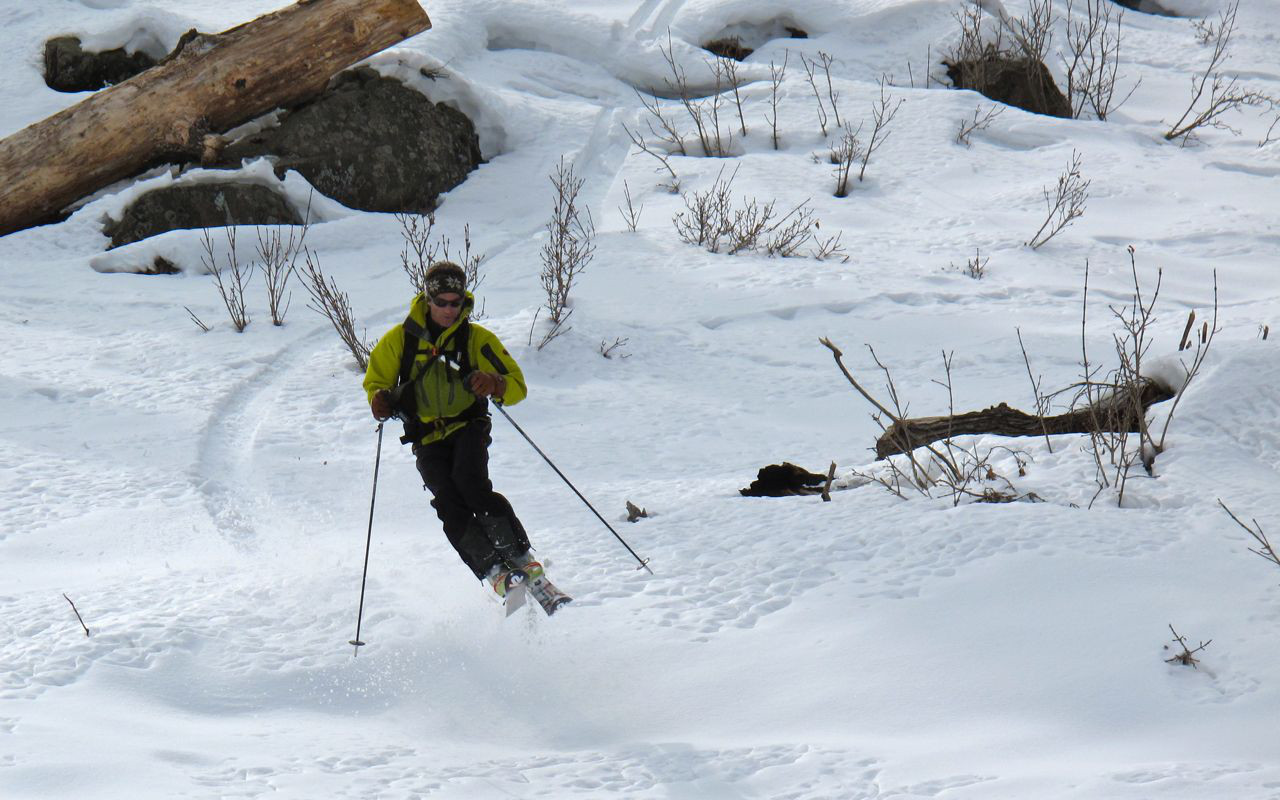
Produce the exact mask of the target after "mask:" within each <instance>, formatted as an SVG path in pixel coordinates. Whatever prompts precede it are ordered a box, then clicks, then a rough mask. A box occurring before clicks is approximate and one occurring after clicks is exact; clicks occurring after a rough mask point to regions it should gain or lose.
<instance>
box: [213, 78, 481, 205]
mask: <svg viewBox="0 0 1280 800" xmlns="http://www.w3.org/2000/svg"><path fill="white" fill-rule="evenodd" d="M258 156H269V157H271V158H273V160H274V161H275V164H276V173H277V175H280V176H281V177H283V175H284V172H285V171H286V170H289V169H294V170H297V171H298V172H299V173H301V174H302V175H303V176H304V177H305V178H306V179H307V180H308V181H310V182H311V184H312V185H313V186H315V188H316V190H317V191H319V192H321V193H323V194H324V195H325V196H327V197H332V198H333V199H335V200H337V201H338V202H340V203H342V204H343V205H345V206H347V207H349V208H354V209H358V210H361V211H381V212H418V213H425V212H428V211H431V210H433V209H434V208H435V207H436V199H437V197H438V196H439V195H440V194H442V193H444V192H447V191H449V190H450V189H452V188H453V187H455V186H457V185H458V184H460V183H462V181H463V180H465V179H466V177H467V173H469V172H470V171H471V170H473V169H475V168H476V166H477V165H478V164H479V163H480V160H481V157H480V144H479V139H478V137H477V136H476V131H475V126H474V125H472V123H471V120H469V119H467V117H466V116H465V115H463V114H462V112H460V111H458V110H456V109H454V108H450V107H448V106H446V105H443V104H433V103H432V102H431V101H430V100H428V99H427V98H426V97H424V96H423V95H422V94H421V93H420V92H418V91H415V90H414V89H411V88H409V87H407V86H405V85H404V84H403V83H401V82H400V81H397V80H393V79H390V78H384V77H382V76H380V75H378V73H376V72H375V71H373V70H372V69H368V68H359V69H355V70H351V71H348V72H344V73H342V74H341V75H339V76H338V77H337V78H336V79H335V80H334V82H333V84H332V85H331V86H330V87H329V88H328V89H327V90H326V91H325V92H324V94H322V95H321V96H320V97H319V98H317V99H316V100H314V101H312V102H310V103H308V104H306V105H304V106H302V107H300V108H298V109H295V110H293V111H291V112H290V113H288V114H286V115H284V117H283V118H282V119H281V120H280V124H279V125H278V126H276V127H271V128H266V129H263V130H260V131H258V132H256V133H254V134H253V135H251V136H248V137H246V138H244V139H242V140H240V141H238V142H233V143H232V144H230V145H229V146H228V147H227V148H226V149H225V150H224V152H223V153H222V156H221V158H220V159H219V165H220V166H236V167H238V166H239V165H240V163H241V161H242V160H243V159H248V158H254V157H258Z"/></svg>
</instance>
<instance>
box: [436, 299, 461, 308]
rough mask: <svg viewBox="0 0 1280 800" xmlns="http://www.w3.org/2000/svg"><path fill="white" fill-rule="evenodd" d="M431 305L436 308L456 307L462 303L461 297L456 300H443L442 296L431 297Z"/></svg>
mask: <svg viewBox="0 0 1280 800" xmlns="http://www.w3.org/2000/svg"><path fill="white" fill-rule="evenodd" d="M431 305H433V306H435V307H436V308H458V307H459V306H461V305H462V298H458V299H457V300H445V299H444V298H443V297H433V298H431Z"/></svg>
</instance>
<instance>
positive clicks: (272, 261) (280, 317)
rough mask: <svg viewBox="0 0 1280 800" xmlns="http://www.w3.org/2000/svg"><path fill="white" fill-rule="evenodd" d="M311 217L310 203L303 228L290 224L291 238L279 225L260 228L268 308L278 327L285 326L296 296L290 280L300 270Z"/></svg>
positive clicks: (274, 323) (259, 257) (261, 257)
mask: <svg viewBox="0 0 1280 800" xmlns="http://www.w3.org/2000/svg"><path fill="white" fill-rule="evenodd" d="M310 219H311V214H310V204H309V203H308V209H307V217H306V220H307V221H306V222H304V223H303V224H302V227H301V228H300V229H299V228H294V227H293V226H290V227H289V237H288V238H287V239H286V238H285V237H284V234H283V232H282V231H281V229H280V226H278V225H277V226H275V227H273V228H261V227H259V228H258V229H257V233H258V263H259V264H260V265H261V267H262V280H263V283H264V284H265V285H266V289H267V310H268V311H270V312H271V324H272V325H275V326H276V327H279V326H281V325H284V317H285V314H287V313H289V303H290V301H291V299H292V295H289V294H288V291H287V290H288V287H289V279H290V278H292V277H293V274H294V273H295V272H297V269H298V256H299V255H300V254H301V253H302V249H303V243H304V242H306V240H307V231H308V230H310V229H311V223H310Z"/></svg>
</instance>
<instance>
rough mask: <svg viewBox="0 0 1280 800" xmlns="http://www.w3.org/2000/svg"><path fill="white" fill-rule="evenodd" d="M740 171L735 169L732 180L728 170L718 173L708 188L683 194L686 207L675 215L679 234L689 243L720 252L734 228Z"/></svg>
mask: <svg viewBox="0 0 1280 800" xmlns="http://www.w3.org/2000/svg"><path fill="white" fill-rule="evenodd" d="M737 174H738V171H737V170H736V169H735V170H734V171H733V174H732V175H730V176H729V179H728V180H725V179H724V170H723V169H721V170H720V173H719V174H717V175H716V180H715V183H713V184H712V185H711V188H709V189H707V190H706V191H702V192H698V191H694V192H688V193H682V194H681V195H680V198H681V199H682V200H684V206H685V210H684V211H681V212H678V213H677V214H676V215H675V217H673V218H672V220H671V221H672V224H674V225H675V228H676V233H677V234H678V235H679V236H680V240H681V241H683V242H685V243H686V244H696V245H698V246H699V247H704V248H706V249H707V250H709V251H711V252H712V253H719V252H720V247H721V244H720V242H721V239H722V238H724V237H726V236H728V234H729V233H730V230H731V228H732V219H733V216H732V209H733V194H732V192H731V188H732V186H733V179H734V177H736V176H737Z"/></svg>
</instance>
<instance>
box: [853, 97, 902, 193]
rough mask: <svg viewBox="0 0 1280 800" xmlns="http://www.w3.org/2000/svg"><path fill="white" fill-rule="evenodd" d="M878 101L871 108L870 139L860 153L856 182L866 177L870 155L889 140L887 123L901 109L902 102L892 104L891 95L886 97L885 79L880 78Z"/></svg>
mask: <svg viewBox="0 0 1280 800" xmlns="http://www.w3.org/2000/svg"><path fill="white" fill-rule="evenodd" d="M879 82H880V99H879V100H877V101H876V102H875V103H873V104H872V106H871V120H872V125H871V138H870V139H869V140H868V141H867V146H866V148H865V149H864V150H863V151H862V169H860V170H858V180H859V181H862V180H863V179H864V178H866V175H867V163H868V162H869V161H871V156H872V154H874V153H875V151H877V150H879V149H880V146H881V145H883V144H884V143H885V141H886V140H887V139H888V138H889V123H891V122H893V118H894V117H896V116H897V115H898V109H899V108H901V107H902V104H903V102H905V101H904V100H902V99H901V98H899V99H898V102H896V103H895V102H893V95H886V94H885V92H884V87H885V85H886V80H885V78H883V77H881V78H880V81H879Z"/></svg>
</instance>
